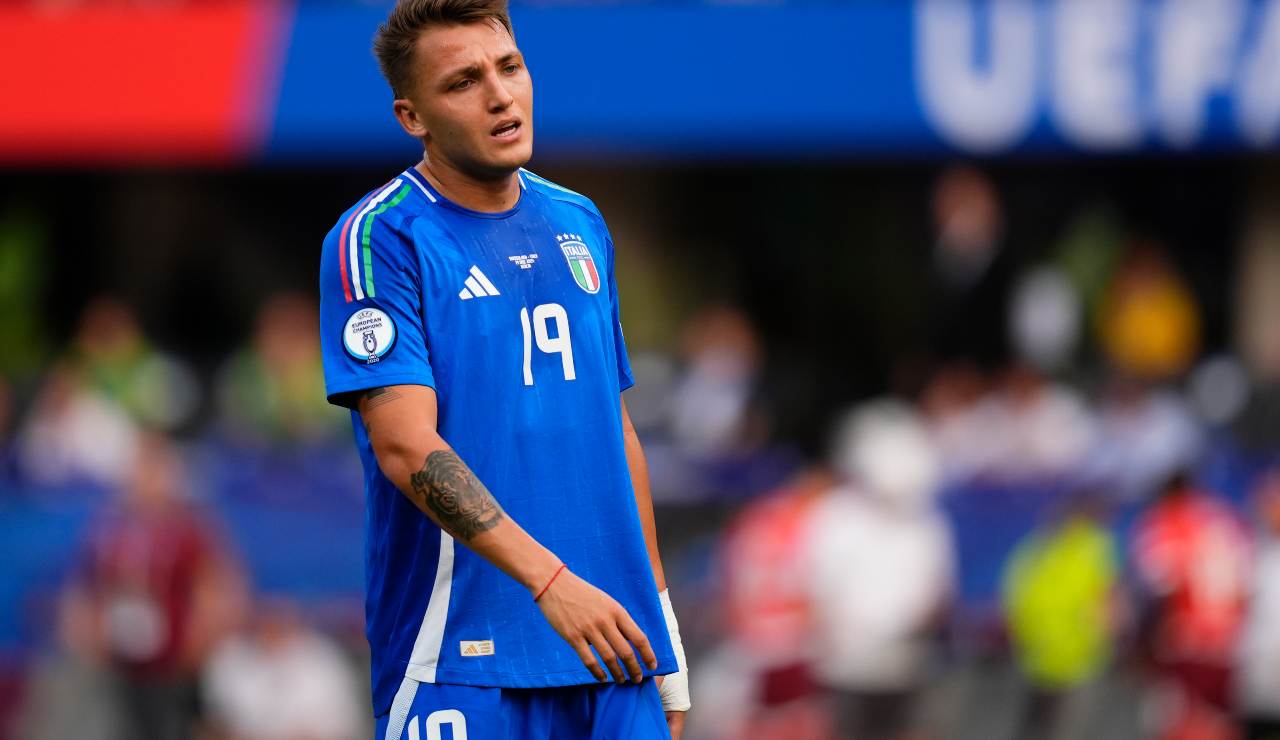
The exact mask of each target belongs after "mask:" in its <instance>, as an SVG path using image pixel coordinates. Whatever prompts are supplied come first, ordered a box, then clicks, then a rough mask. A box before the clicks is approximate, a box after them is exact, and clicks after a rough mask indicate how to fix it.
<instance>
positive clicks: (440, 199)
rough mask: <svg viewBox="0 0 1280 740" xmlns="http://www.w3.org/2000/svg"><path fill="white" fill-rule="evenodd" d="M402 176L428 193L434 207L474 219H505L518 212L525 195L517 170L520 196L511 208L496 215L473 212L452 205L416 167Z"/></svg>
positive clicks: (522, 181) (521, 178)
mask: <svg viewBox="0 0 1280 740" xmlns="http://www.w3.org/2000/svg"><path fill="white" fill-rule="evenodd" d="M404 176H405V177H408V178H409V179H411V180H413V181H414V182H415V183H417V185H418V187H419V188H421V189H422V190H423V191H424V192H426V193H429V194H430V197H429V198H428V200H431V201H432V203H433V204H434V205H439V206H444V207H445V208H451V209H453V210H455V211H457V212H458V213H461V214H463V215H464V216H472V217H474V218H507V217H508V216H510V215H512V214H514V213H515V212H516V211H518V210H520V206H522V205H524V194H525V189H526V186H525V182H524V176H523V175H521V174H520V172H519V171H518V170H517V171H516V178H517V179H518V180H519V181H520V196H519V197H518V198H516V204H515V205H514V206H511V207H510V208H508V209H507V210H505V211H498V212H496V213H489V212H488V211H473V210H471V209H470V208H467V207H466V206H460V205H458V204H457V203H454V202H453V201H451V200H449V199H448V198H446V197H444V195H442V194H441V193H440V191H439V190H436V189H435V188H434V187H432V185H431V183H430V182H429V181H428V180H427V178H425V177H423V176H422V173H421V172H418V170H417V168H416V167H410V168H409V169H407V170H405V171H404ZM432 199H434V200H432Z"/></svg>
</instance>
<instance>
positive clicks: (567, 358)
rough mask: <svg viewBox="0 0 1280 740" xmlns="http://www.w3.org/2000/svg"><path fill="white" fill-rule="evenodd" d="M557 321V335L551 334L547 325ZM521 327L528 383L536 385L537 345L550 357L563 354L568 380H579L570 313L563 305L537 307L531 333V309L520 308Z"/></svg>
mask: <svg viewBox="0 0 1280 740" xmlns="http://www.w3.org/2000/svg"><path fill="white" fill-rule="evenodd" d="M550 320H555V322H556V335H555V337H554V338H552V337H551V336H550V335H548V334H547V322H548V321H550ZM520 327H521V328H522V329H523V330H524V384H525V385H533V344H534V342H535V341H536V342H537V345H538V349H539V350H541V351H542V352H545V353H547V354H549V355H550V354H554V353H557V352H558V353H560V364H561V365H562V366H563V367H564V379H565V380H575V379H576V378H577V377H578V374H577V373H576V372H575V371H574V369H573V340H572V339H571V338H570V337H569V314H568V312H566V311H565V310H564V306H561V305H560V304H559V303H544V304H542V305H540V306H534V308H533V322H532V331H530V321H529V309H527V308H522V309H520Z"/></svg>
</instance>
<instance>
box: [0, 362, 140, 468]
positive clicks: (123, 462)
mask: <svg viewBox="0 0 1280 740" xmlns="http://www.w3.org/2000/svg"><path fill="white" fill-rule="evenodd" d="M137 437H138V431H137V427H136V426H135V425H134V423H133V420H132V419H131V418H130V417H129V415H128V414H127V413H126V412H125V410H124V409H123V408H121V407H120V406H119V405H118V404H116V403H114V402H112V401H111V400H110V399H108V398H105V397H103V396H101V395H99V394H97V393H93V392H92V391H90V390H89V389H87V388H85V387H84V386H82V385H80V384H79V383H78V382H77V380H76V378H75V376H74V375H73V374H72V373H71V372H70V371H69V370H67V369H66V368H58V369H54V370H52V371H51V372H50V373H49V374H48V375H47V376H46V378H45V381H44V387H43V388H41V390H40V394H39V395H38V396H37V397H36V400H35V403H33V404H32V406H31V408H30V409H29V410H28V412H27V417H26V421H25V424H24V425H23V427H22V429H21V430H20V431H19V437H18V441H17V446H18V467H19V469H20V471H21V475H22V476H23V477H24V478H26V479H28V480H30V481H32V482H35V483H39V484H43V485H47V486H58V485H62V484H67V483H78V482H89V483H94V484H97V485H100V486H106V487H110V488H114V487H116V486H118V485H121V484H122V483H123V482H124V480H125V478H126V477H127V476H128V474H129V470H130V466H131V465H132V461H133V459H134V458H135V457H136V455H137V449H136V448H137Z"/></svg>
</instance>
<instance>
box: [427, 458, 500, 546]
mask: <svg viewBox="0 0 1280 740" xmlns="http://www.w3.org/2000/svg"><path fill="white" fill-rule="evenodd" d="M409 483H410V485H412V486H413V492H414V493H415V494H417V495H418V497H419V498H420V499H421V500H422V503H423V504H424V505H425V506H426V507H427V508H429V509H430V510H431V511H433V512H435V515H436V516H437V517H438V518H439V520H440V524H442V525H443V526H444V528H445V529H447V530H449V532H450V533H451V534H453V535H454V536H455V537H459V538H461V539H462V540H463V541H470V540H471V538H473V537H475V536H476V535H478V534H480V533H481V532H487V531H488V530H490V529H493V528H494V527H496V526H497V525H498V522H500V521H502V518H503V516H504V515H503V512H502V507H501V506H499V505H498V502H497V500H495V499H494V498H493V494H491V493H489V489H487V488H485V487H484V484H483V483H481V482H480V481H479V480H478V479H477V478H476V476H475V474H474V473H472V472H471V469H470V468H468V467H467V465H466V463H464V462H462V460H461V459H459V458H458V456H457V455H456V454H454V453H453V451H451V450H436V451H435V452H433V453H431V454H430V455H427V460H426V462H425V463H424V464H423V465H422V470H419V471H418V472H416V473H414V474H413V475H411V476H409Z"/></svg>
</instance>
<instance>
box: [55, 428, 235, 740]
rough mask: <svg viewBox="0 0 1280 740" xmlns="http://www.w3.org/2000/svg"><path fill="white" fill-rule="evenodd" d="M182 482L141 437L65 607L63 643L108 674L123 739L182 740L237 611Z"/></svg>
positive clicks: (149, 438) (167, 450) (167, 459)
mask: <svg viewBox="0 0 1280 740" xmlns="http://www.w3.org/2000/svg"><path fill="white" fill-rule="evenodd" d="M186 478H187V473H186V471H185V470H184V466H183V462H182V459H181V457H180V455H179V453H178V450H177V449H176V448H175V447H174V445H173V443H172V442H171V441H169V440H168V439H167V438H166V437H164V436H162V435H159V434H155V433H146V434H144V436H143V438H142V440H141V444H140V445H139V450H138V454H137V457H136V458H135V460H134V462H133V465H132V470H131V474H130V476H129V478H128V481H127V485H126V487H125V488H124V489H123V491H122V496H121V498H120V500H119V502H118V504H117V505H115V506H113V507H112V508H111V509H110V510H108V511H107V512H106V513H105V514H104V515H102V516H101V517H100V518H99V520H98V521H96V522H95V523H94V524H93V525H92V527H91V529H90V532H89V536H88V540H87V542H86V545H85V554H84V556H83V562H82V563H81V565H80V568H79V572H78V574H77V576H76V577H75V579H74V581H73V582H72V584H71V585H70V587H69V588H68V590H67V593H66V595H65V598H64V609H63V614H62V620H63V624H62V627H63V636H64V639H65V641H66V642H67V643H68V646H69V647H70V648H71V649H72V650H73V651H74V652H78V653H80V654H81V655H84V656H86V657H88V658H89V659H91V660H93V661H95V662H98V663H101V664H103V665H104V666H105V667H106V668H107V669H108V671H109V673H110V675H111V677H112V679H113V681H112V683H113V689H114V691H115V696H114V699H115V703H116V704H117V709H118V712H119V715H120V718H121V720H122V722H123V723H124V727H123V728H122V736H123V737H128V738H147V740H168V739H169V738H186V737H189V736H190V733H191V722H192V720H193V718H194V716H195V713H196V702H195V698H196V692H195V676H196V672H197V670H198V668H199V666H200V665H201V664H202V662H203V661H204V659H205V657H206V656H207V654H208V652H209V650H210V648H211V647H212V645H213V644H214V643H215V641H217V640H218V639H220V637H221V636H222V635H223V634H224V633H225V632H226V631H227V630H228V628H229V627H230V626H231V625H232V624H233V623H234V622H235V621H236V619H237V618H238V614H239V613H240V610H241V609H242V608H243V604H244V597H243V585H242V582H241V579H240V577H239V575H238V572H237V569H235V568H234V567H233V566H232V563H231V558H230V557H229V555H228V553H227V552H226V550H225V549H224V547H223V546H222V545H221V543H220V542H219V539H218V537H217V536H216V535H215V534H214V532H213V529H212V527H211V526H210V524H209V523H208V522H207V521H206V520H205V519H204V518H203V517H202V516H201V514H200V512H199V511H198V510H197V509H195V508H194V507H193V506H191V505H190V503H188V502H187V501H186V500H185V498H184V492H185V490H186V484H185V481H186Z"/></svg>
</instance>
